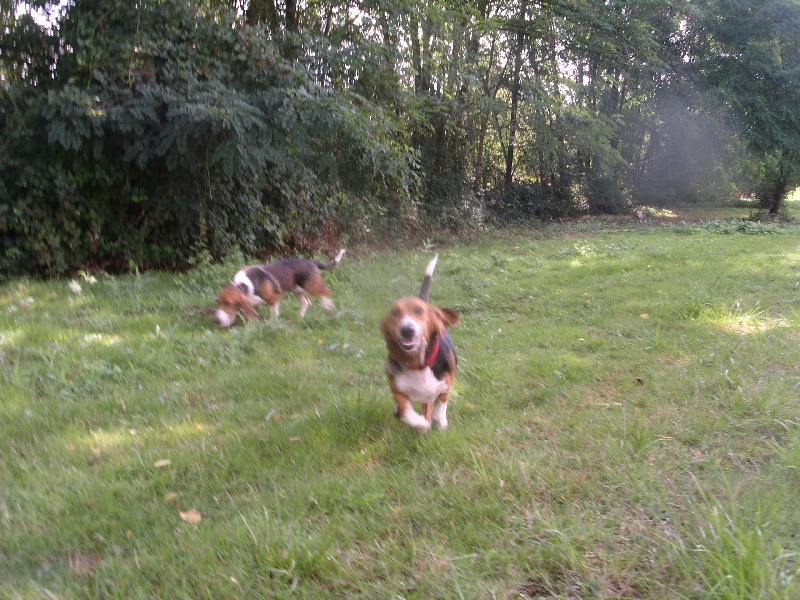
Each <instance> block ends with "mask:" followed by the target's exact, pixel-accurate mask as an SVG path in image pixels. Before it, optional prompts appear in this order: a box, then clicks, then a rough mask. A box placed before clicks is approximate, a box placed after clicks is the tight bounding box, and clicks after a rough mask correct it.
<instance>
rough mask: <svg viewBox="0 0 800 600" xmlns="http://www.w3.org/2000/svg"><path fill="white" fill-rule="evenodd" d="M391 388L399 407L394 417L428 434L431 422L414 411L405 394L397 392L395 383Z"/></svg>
mask: <svg viewBox="0 0 800 600" xmlns="http://www.w3.org/2000/svg"><path fill="white" fill-rule="evenodd" d="M390 387H391V388H392V395H393V396H394V401H395V404H396V405H397V406H396V408H395V410H394V416H395V417H397V418H398V419H400V420H401V421H402V422H403V423H405V424H406V425H408V426H409V427H412V428H414V429H416V430H417V431H419V432H420V433H427V432H428V430H429V429H430V428H431V424H430V421H428V419H426V418H425V417H424V416H423V415H421V414H419V413H418V412H417V411H415V410H414V407H413V406H412V405H411V400H409V399H408V397H407V396H406V395H405V394H403V393H401V392H400V391H398V390H397V388H396V387H395V386H394V381H390Z"/></svg>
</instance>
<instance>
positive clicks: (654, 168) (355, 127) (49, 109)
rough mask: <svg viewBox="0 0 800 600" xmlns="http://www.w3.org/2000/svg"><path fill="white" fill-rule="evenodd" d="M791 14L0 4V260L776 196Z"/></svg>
mask: <svg viewBox="0 0 800 600" xmlns="http://www.w3.org/2000/svg"><path fill="white" fill-rule="evenodd" d="M799 12H800V3H799V2H798V1H797V0H767V1H765V2H753V1H750V2H747V1H744V0H742V1H735V2H731V1H728V0H726V1H725V2H721V1H718V0H698V1H696V2H691V1H688V0H636V1H633V0H576V1H571V2H563V1H560V0H540V1H531V0H478V1H477V2H474V3H463V2H454V1H452V0H397V1H393V2H374V1H372V0H361V1H353V2H350V1H348V2H340V1H339V0H332V1H329V0H323V1H321V2H313V3H310V2H302V1H301V2H298V1H297V0H283V1H278V2H276V1H275V0H249V1H248V0H243V1H240V0H190V1H182V0H142V1H141V2H135V3H129V2H123V1H122V0H114V1H109V0H72V1H71V2H68V3H64V4H61V3H53V2H50V1H49V0H36V1H34V2H32V3H23V2H19V1H16V0H0V19H2V30H1V31H2V41H0V128H2V132H3V136H2V142H0V165H2V175H0V232H1V233H2V246H0V273H6V274H16V273H26V272H38V273H43V274H57V273H63V272H67V271H69V270H73V269H77V268H87V267H88V268H106V269H114V270H116V269H125V268H129V267H132V266H139V265H143V266H160V267H175V268H182V267H185V266H187V265H190V264H194V263H196V262H198V261H208V260H213V259H219V258H222V257H225V256H227V255H229V254H231V253H233V252H237V251H242V252H244V253H248V254H249V253H254V252H256V251H258V250H259V249H266V248H276V247H281V246H284V247H294V248H295V249H300V250H303V251H307V252H310V251H313V250H315V249H318V248H319V247H321V246H323V245H325V240H326V239H327V238H328V237H331V236H334V235H343V234H346V235H348V236H355V235H364V234H370V233H371V234H380V233H386V232H387V231H389V230H393V229H397V228H400V229H403V228H409V227H424V226H427V225H429V224H434V225H436V226H440V227H441V226H444V227H448V228H452V229H464V228H469V227H474V226H476V225H478V224H480V222H482V221H483V220H485V219H490V218H491V219H500V220H507V219H512V218H517V217H525V218H527V217H531V216H536V217H541V218H549V217H554V216H561V215H565V214H569V213H575V212H579V211H593V212H611V213H615V212H616V213H618V212H624V211H628V210H630V208H631V207H632V206H633V205H637V204H643V203H664V202H669V201H671V200H673V199H680V200H687V199H690V200H698V201H701V200H703V199H707V198H710V197H717V196H719V195H729V194H732V193H734V192H735V191H736V190H737V189H745V188H748V189H751V190H755V192H756V193H759V194H760V195H761V197H762V200H763V201H764V206H765V208H768V209H769V210H770V211H771V212H777V211H778V210H779V208H780V206H781V203H782V201H783V198H784V197H785V195H786V193H788V191H790V190H791V188H792V187H793V185H795V184H796V183H797V181H798V164H800V152H798V148H800V128H798V127H797V119H798V115H800V100H799V99H798V94H799V93H800V92H798V90H799V89H800V86H798V85H797V69H798V67H797V65H798V64H800V63H799V62H798V61H797V60H796V59H797V56H796V55H797V48H798V22H800V17H798V13H799ZM48 15H49V19H47V18H45V17H46V16H48ZM720 15H722V16H720ZM380 228H383V231H380Z"/></svg>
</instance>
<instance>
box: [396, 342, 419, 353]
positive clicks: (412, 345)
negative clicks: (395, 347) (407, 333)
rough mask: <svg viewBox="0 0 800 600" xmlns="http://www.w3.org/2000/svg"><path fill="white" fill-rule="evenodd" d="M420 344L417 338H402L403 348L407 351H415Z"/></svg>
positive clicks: (401, 344)
mask: <svg viewBox="0 0 800 600" xmlns="http://www.w3.org/2000/svg"><path fill="white" fill-rule="evenodd" d="M418 345H419V344H418V342H417V340H400V346H402V348H403V350H405V351H406V352H413V351H414V350H416V349H417V346H418Z"/></svg>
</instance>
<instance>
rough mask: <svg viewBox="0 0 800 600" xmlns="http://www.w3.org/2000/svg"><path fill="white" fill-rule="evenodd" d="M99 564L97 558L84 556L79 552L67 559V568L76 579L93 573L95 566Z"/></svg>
mask: <svg viewBox="0 0 800 600" xmlns="http://www.w3.org/2000/svg"><path fill="white" fill-rule="evenodd" d="M99 562H100V557H99V556H86V555H85V554H81V553H80V552H76V553H75V554H73V555H72V556H70V557H69V567H70V569H72V572H73V573H75V575H77V576H78V577H85V576H86V575H91V573H92V571H94V567H95V565H96V564H98V563H99Z"/></svg>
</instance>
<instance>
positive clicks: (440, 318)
mask: <svg viewBox="0 0 800 600" xmlns="http://www.w3.org/2000/svg"><path fill="white" fill-rule="evenodd" d="M428 310H429V311H430V314H431V321H433V329H434V330H435V331H436V333H437V334H439V335H444V331H445V329H446V328H447V327H450V326H451V325H458V324H459V323H460V322H461V316H460V315H459V314H458V313H457V312H456V311H454V310H453V309H452V308H439V307H438V306H434V305H433V304H429V305H428Z"/></svg>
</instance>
